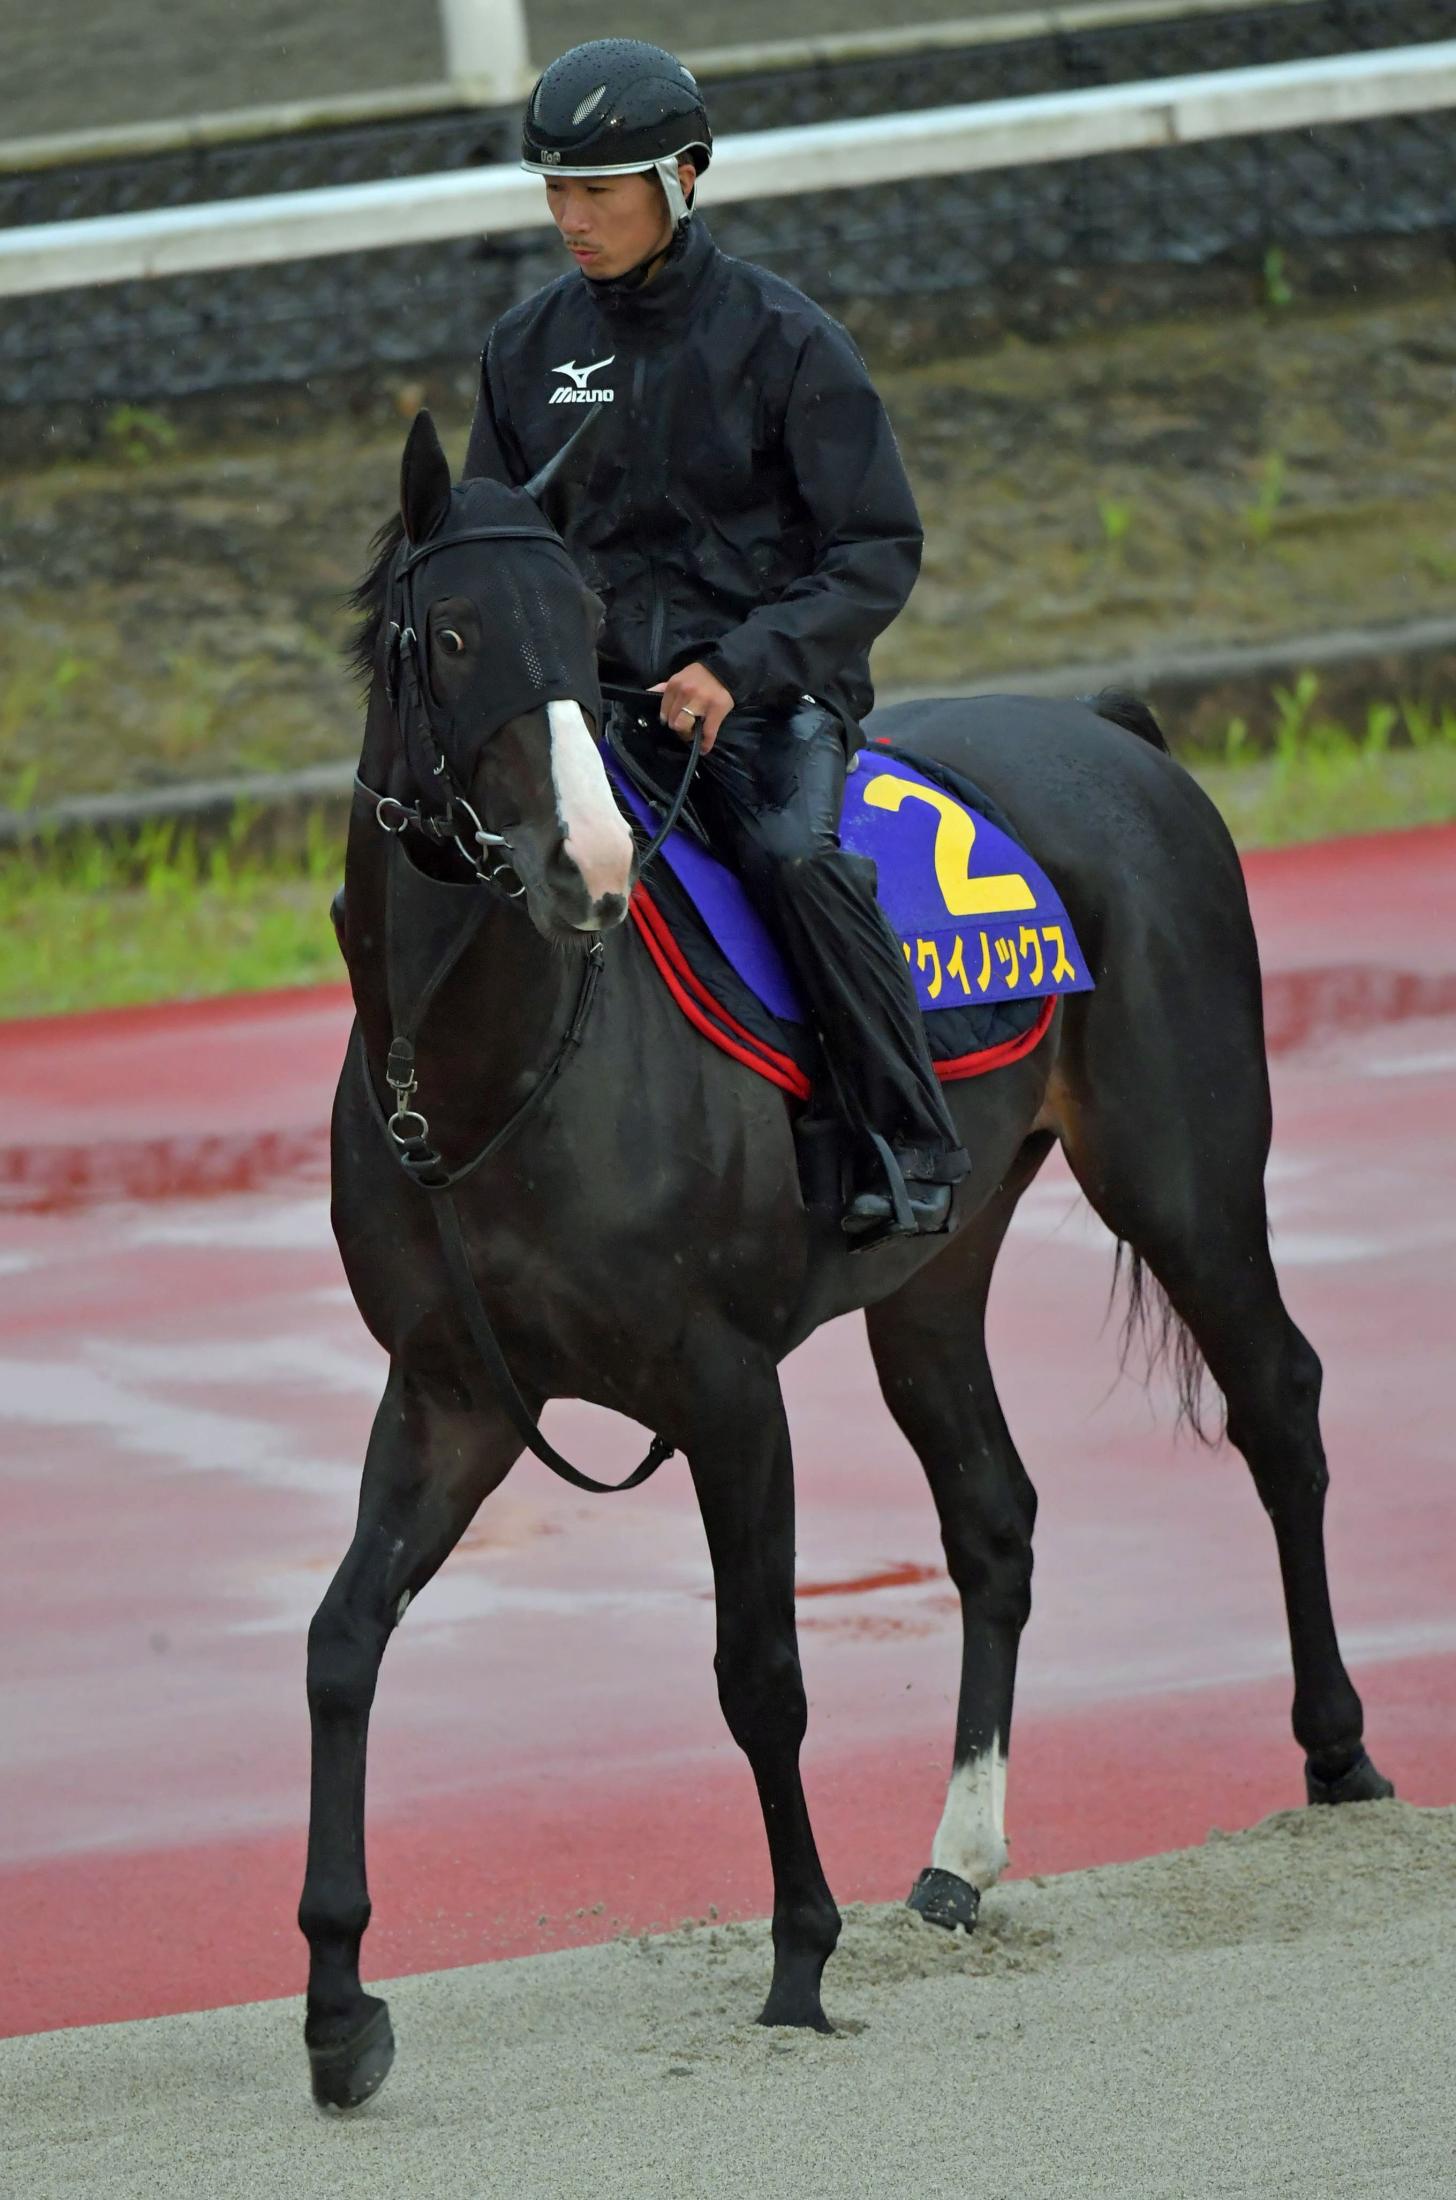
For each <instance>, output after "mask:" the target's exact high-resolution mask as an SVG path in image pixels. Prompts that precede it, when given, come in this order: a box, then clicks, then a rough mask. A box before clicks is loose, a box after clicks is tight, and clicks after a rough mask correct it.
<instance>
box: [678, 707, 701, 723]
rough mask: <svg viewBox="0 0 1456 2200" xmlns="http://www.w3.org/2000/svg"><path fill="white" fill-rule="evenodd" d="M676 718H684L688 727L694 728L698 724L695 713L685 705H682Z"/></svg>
mask: <svg viewBox="0 0 1456 2200" xmlns="http://www.w3.org/2000/svg"><path fill="white" fill-rule="evenodd" d="M678 716H679V718H686V720H687V722H688V724H689V725H690V726H695V725H696V724H697V722H698V714H697V712H696V711H695V710H689V709H688V707H687V704H686V703H684V704H683V707H682V709H681V710H680V711H679V712H678Z"/></svg>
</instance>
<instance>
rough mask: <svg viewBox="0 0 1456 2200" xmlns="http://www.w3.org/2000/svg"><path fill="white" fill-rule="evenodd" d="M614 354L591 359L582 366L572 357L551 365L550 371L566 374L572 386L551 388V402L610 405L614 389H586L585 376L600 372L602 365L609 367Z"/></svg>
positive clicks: (554, 403) (556, 403)
mask: <svg viewBox="0 0 1456 2200" xmlns="http://www.w3.org/2000/svg"><path fill="white" fill-rule="evenodd" d="M616 356H617V354H616V353H615V352H613V353H612V356H611V358H610V359H593V360H591V361H590V362H589V364H588V365H586V366H584V367H579V366H578V365H577V363H576V361H575V360H574V359H566V360H563V361H562V364H561V365H560V366H559V367H553V368H552V369H551V372H552V373H553V374H564V375H566V376H567V378H568V380H569V381H570V382H571V383H572V384H573V387H572V388H570V389H559V390H553V391H552V392H551V402H552V404H553V405H610V404H611V403H612V401H613V399H614V398H615V397H616V394H617V393H616V391H615V390H605V389H597V388H591V389H588V387H587V379H586V378H587V376H588V375H589V374H600V373H601V371H602V369H603V367H609V366H610V365H611V364H612V359H615V358H616Z"/></svg>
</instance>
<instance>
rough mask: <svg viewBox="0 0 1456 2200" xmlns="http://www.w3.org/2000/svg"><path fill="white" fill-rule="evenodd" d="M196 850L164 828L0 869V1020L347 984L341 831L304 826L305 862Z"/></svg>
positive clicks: (92, 840)
mask: <svg viewBox="0 0 1456 2200" xmlns="http://www.w3.org/2000/svg"><path fill="white" fill-rule="evenodd" d="M251 823H252V820H251V819H250V818H248V817H246V816H245V815H244V814H243V813H241V812H239V813H238V814H237V815H236V816H235V818H234V822H233V828H232V831H231V833H230V835H229V836H228V839H227V840H225V841H222V842H216V843H210V844H207V845H203V844H200V843H199V841H198V839H197V836H196V834H195V833H193V832H192V831H190V830H188V831H178V830H177V829H176V828H175V827H173V826H171V825H162V826H157V827H153V828H150V829H148V830H147V831H146V832H144V833H142V834H140V835H138V837H137V838H136V839H135V840H134V841H132V842H130V843H129V844H127V845H125V846H119V845H117V844H115V843H113V842H109V841H106V840H103V839H101V838H99V837H97V836H94V835H82V836H79V837H76V838H72V839H68V840H66V841H65V842H61V843H57V844H55V845H53V846H50V847H46V846H44V845H41V846H37V847H35V848H32V849H29V850H26V851H25V852H24V853H21V854H16V855H12V856H10V857H8V858H7V860H6V862H5V864H4V867H3V869H0V1016H40V1015H51V1014H59V1013H61V1012H63V1011H65V1010H68V1009H77V1008H109V1007H113V1006H119V1005H122V1004H125V1003H130V1002H139V1001H160V1000H174V999H186V998H192V997H201V996H203V995H206V994H214V993H243V992H256V991H258V990H260V989H263V988H266V987H269V986H284V985H312V984H317V983H319V982H320V981H322V980H328V979H338V978H341V977H342V975H343V966H342V965H341V963H340V961H339V952H338V949H337V947H336V946H335V944H334V935H333V929H332V927H331V925H330V923H329V913H328V912H329V899H330V897H331V895H332V893H333V891H334V888H335V887H336V886H337V885H338V883H339V880H340V878H341V877H342V876H343V866H344V843H343V834H342V832H340V831H337V830H335V829H334V828H333V827H330V826H327V825H325V824H324V822H323V820H322V818H321V817H318V816H315V817H314V818H312V819H311V820H310V821H309V825H308V829H307V834H306V839H305V843H304V847H303V850H302V852H301V853H299V852H297V851H294V852H293V853H291V854H287V855H284V854H279V855H271V856H270V855H256V854H250V853H248V852H247V850H246V845H245V843H246V835H247V832H248V830H249V828H250V826H251Z"/></svg>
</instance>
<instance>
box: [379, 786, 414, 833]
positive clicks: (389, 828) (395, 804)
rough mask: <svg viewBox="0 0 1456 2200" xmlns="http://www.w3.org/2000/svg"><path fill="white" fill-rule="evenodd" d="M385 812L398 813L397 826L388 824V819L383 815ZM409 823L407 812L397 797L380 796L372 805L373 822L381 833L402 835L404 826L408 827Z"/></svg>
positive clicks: (390, 795)
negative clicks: (392, 811)
mask: <svg viewBox="0 0 1456 2200" xmlns="http://www.w3.org/2000/svg"><path fill="white" fill-rule="evenodd" d="M386 810H394V811H396V812H397V813H398V815H399V823H398V824H397V825H391V824H390V822H389V820H388V818H387V817H386V816H385V814H384V813H385V811H386ZM409 821H410V813H409V810H408V809H407V808H406V806H405V804H404V803H403V802H401V801H400V799H399V797H398V795H393V794H382V795H381V796H380V797H379V800H378V801H377V802H376V803H375V805H374V822H375V824H376V825H378V826H379V827H380V829H381V831H383V832H386V833H402V832H403V831H404V829H405V827H406V825H408V823H409Z"/></svg>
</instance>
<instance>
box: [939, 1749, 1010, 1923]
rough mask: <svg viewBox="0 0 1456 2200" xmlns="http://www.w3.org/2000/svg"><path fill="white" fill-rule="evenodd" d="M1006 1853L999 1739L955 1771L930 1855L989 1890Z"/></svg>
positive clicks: (944, 1868) (1003, 1766)
mask: <svg viewBox="0 0 1456 2200" xmlns="http://www.w3.org/2000/svg"><path fill="white" fill-rule="evenodd" d="M1006 1857H1007V1851H1006V1752H1005V1750H1004V1749H1002V1748H1001V1746H1000V1742H999V1739H998V1740H997V1741H996V1742H994V1743H993V1744H992V1746H991V1748H990V1749H988V1750H983V1751H982V1753H981V1754H980V1756H978V1757H970V1758H968V1759H967V1760H966V1762H965V1764H963V1765H957V1766H956V1768H955V1771H954V1772H953V1773H952V1774H951V1776H950V1791H949V1793H948V1794H947V1796H946V1799H945V1811H944V1814H943V1816H942V1818H941V1821H940V1828H939V1831H938V1832H937V1834H936V1836H935V1846H934V1848H933V1849H932V1850H931V1852H930V1861H931V1863H932V1864H938V1865H939V1866H940V1868H941V1870H942V1871H947V1872H954V1873H955V1874H956V1876H957V1878H959V1879H965V1880H968V1881H969V1882H970V1884H971V1885H972V1886H973V1887H978V1888H981V1889H982V1890H984V1889H985V1888H987V1887H994V1886H995V1884H996V1882H997V1880H998V1879H999V1878H1000V1877H1001V1874H1002V1872H1004V1871H1005V1869H1006Z"/></svg>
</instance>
